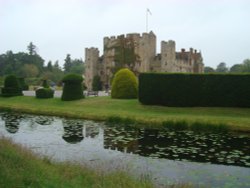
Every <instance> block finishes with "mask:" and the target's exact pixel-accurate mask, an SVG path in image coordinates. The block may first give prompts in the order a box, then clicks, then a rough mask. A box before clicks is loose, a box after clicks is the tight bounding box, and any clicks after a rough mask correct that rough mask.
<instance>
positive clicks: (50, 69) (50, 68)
mask: <svg viewBox="0 0 250 188" xmlns="http://www.w3.org/2000/svg"><path fill="white" fill-rule="evenodd" d="M52 69H53V67H52V62H51V61H49V62H48V64H47V70H48V71H50V72H52Z"/></svg>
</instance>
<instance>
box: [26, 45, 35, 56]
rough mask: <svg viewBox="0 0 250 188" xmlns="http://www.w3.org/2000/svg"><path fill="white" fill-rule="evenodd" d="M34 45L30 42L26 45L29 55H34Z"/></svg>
mask: <svg viewBox="0 0 250 188" xmlns="http://www.w3.org/2000/svg"><path fill="white" fill-rule="evenodd" d="M36 49H37V48H36V46H35V45H34V44H33V43H32V42H30V43H29V45H28V47H27V50H28V51H29V55H35V54H36Z"/></svg>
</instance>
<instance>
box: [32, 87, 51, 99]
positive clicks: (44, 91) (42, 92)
mask: <svg viewBox="0 0 250 188" xmlns="http://www.w3.org/2000/svg"><path fill="white" fill-rule="evenodd" d="M53 97H54V90H52V89H50V88H39V89H37V90H36V98H39V99H48V98H53Z"/></svg>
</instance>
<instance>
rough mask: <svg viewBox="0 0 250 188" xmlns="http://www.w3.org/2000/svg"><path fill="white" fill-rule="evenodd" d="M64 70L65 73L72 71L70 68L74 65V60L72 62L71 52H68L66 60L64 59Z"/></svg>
mask: <svg viewBox="0 0 250 188" xmlns="http://www.w3.org/2000/svg"><path fill="white" fill-rule="evenodd" d="M64 62H65V63H64V65H63V67H64V72H65V73H69V72H70V69H71V67H72V62H71V58H70V54H67V56H66V58H65V60H64Z"/></svg>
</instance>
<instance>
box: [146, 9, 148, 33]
mask: <svg viewBox="0 0 250 188" xmlns="http://www.w3.org/2000/svg"><path fill="white" fill-rule="evenodd" d="M147 32H148V9H146V33H147Z"/></svg>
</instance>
